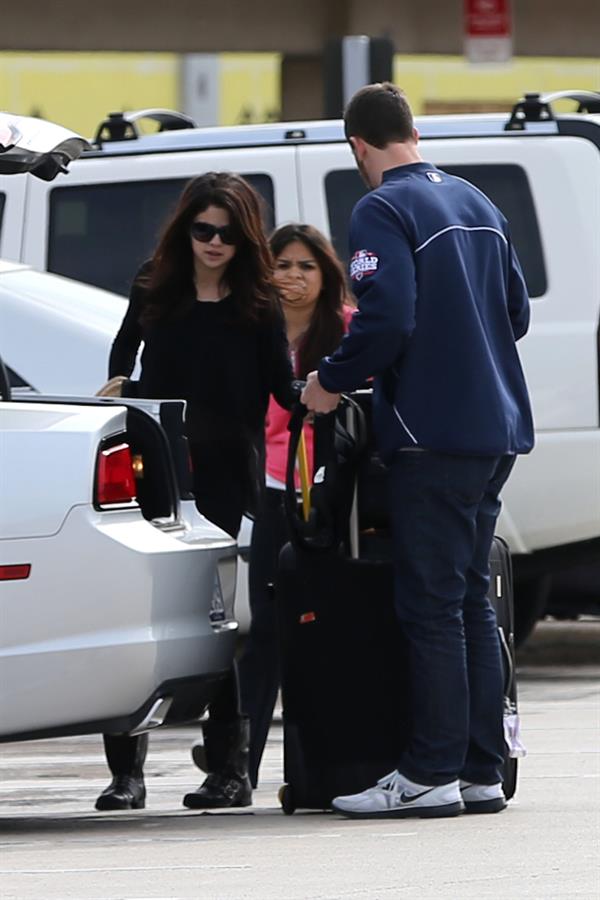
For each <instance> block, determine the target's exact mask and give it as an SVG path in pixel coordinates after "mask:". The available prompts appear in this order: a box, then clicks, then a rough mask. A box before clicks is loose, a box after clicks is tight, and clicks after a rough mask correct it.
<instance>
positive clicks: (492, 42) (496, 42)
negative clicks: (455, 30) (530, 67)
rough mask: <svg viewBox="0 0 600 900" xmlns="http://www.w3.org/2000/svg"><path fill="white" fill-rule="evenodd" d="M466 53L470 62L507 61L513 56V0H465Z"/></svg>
mask: <svg viewBox="0 0 600 900" xmlns="http://www.w3.org/2000/svg"><path fill="white" fill-rule="evenodd" d="M464 11H465V14H464V33H465V52H466V54H467V56H468V58H469V60H470V61H471V62H506V61H507V60H508V59H510V57H511V55H512V16H511V9H510V0H464Z"/></svg>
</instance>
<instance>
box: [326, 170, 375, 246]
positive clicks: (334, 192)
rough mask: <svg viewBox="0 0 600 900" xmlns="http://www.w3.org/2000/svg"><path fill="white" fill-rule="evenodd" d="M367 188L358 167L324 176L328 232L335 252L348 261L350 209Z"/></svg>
mask: <svg viewBox="0 0 600 900" xmlns="http://www.w3.org/2000/svg"><path fill="white" fill-rule="evenodd" d="M366 193H367V189H366V187H365V185H364V182H363V180H362V178H361V177H360V175H359V174H358V169H339V170H338V171H336V172H328V173H327V175H326V176H325V196H326V197H327V206H328V213H329V233H330V234H331V243H332V244H333V246H334V247H335V252H336V253H337V255H338V256H339V258H340V259H341V260H342V261H343V262H348V226H349V225H350V216H351V215H352V210H353V209H354V207H355V206H356V204H357V203H358V201H359V200H360V198H361V197H363V196H364V195H365V194H366Z"/></svg>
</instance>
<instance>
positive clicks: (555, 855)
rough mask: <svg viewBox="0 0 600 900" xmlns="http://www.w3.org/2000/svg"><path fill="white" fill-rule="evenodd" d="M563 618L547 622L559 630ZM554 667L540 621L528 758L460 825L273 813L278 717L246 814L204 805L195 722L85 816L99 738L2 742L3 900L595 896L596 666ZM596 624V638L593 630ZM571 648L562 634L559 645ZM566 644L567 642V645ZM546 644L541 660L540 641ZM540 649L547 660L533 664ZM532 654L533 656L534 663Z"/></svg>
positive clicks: (555, 657) (525, 673)
mask: <svg viewBox="0 0 600 900" xmlns="http://www.w3.org/2000/svg"><path fill="white" fill-rule="evenodd" d="M558 627H560V628H561V629H563V630H564V629H568V627H569V626H565V625H560V626H557V628H556V629H555V631H554V635H555V636H556V635H557V634H558ZM584 634H585V635H586V637H585V639H583V638H582V639H581V640H580V645H581V646H584V645H586V642H589V648H588V649H589V650H590V652H585V653H580V656H581V658H582V659H583V660H585V662H586V664H585V665H574V662H576V661H577V654H575V655H574V657H573V656H568V658H567V659H565V660H564V661H561V658H560V646H561V641H560V640H559V641H558V643H557V646H556V648H555V650H554V651H552V650H550V651H548V649H547V647H548V645H549V644H551V643H552V640H550V639H549V638H548V629H547V628H545V629H542V630H541V631H540V633H539V635H538V636H536V640H535V641H534V642H532V644H531V646H530V648H528V650H527V651H526V652H525V653H524V654H522V657H521V664H520V678H519V684H520V705H521V714H522V718H523V733H524V740H525V743H526V745H527V747H528V750H529V755H528V757H527V758H526V759H525V760H524V761H523V762H522V764H521V768H520V781H519V789H518V793H517V797H516V799H515V800H514V801H513V802H512V803H511V804H510V807H509V809H508V810H507V811H506V812H504V813H502V814H500V815H497V816H463V817H461V818H459V819H454V820H407V821H402V820H395V821H394V820H389V821H387V822H369V821H364V822H349V821H346V820H343V819H341V818H338V817H336V816H334V815H332V814H319V813H304V814H303V813H296V814H295V815H294V816H292V817H286V816H283V815H282V813H281V811H280V810H279V807H278V804H277V799H276V794H277V788H278V786H279V784H280V783H281V777H282V776H281V749H282V731H281V726H280V724H278V723H275V725H274V727H273V728H272V731H271V735H270V740H269V745H268V748H267V753H266V757H265V761H264V765H263V770H262V782H261V786H260V788H259V790H258V791H257V792H256V795H255V800H256V802H255V805H254V807H252V809H251V810H245V811H240V812H226V813H221V814H215V813H212V814H211V813H208V814H198V813H193V812H189V811H186V810H184V809H183V808H182V807H181V806H180V803H181V797H182V795H183V794H184V793H185V791H186V790H188V789H189V788H190V787H191V786H193V785H194V784H195V783H197V782H198V780H199V779H198V778H197V774H198V773H197V772H196V770H195V769H194V767H193V765H192V763H191V760H190V757H189V746H190V743H191V741H192V740H193V737H194V734H195V732H194V730H193V729H177V730H171V731H167V730H165V731H163V732H158V733H156V734H155V735H153V737H152V740H151V752H150V755H149V760H148V765H147V774H148V779H147V781H148V807H147V809H146V810H144V811H139V812H135V813H117V814H101V813H95V812H93V801H94V799H95V797H96V795H97V793H98V792H99V791H100V790H101V788H102V787H104V785H105V784H106V782H107V776H106V770H105V767H104V763H103V755H102V749H101V742H100V739H99V738H96V737H84V738H69V739H63V740H57V741H39V742H28V743H22V744H12V745H11V744H6V745H0V774H1V776H2V783H1V788H0V850H1V854H0V897H1V898H2V900H34V898H35V900H57V898H60V900H67V898H69V900H70V898H77V900H121V898H123V900H141V898H144V900H146V898H154V900H158V898H169V900H184V898H185V900H188V898H195V900H271V898H273V900H274V898H277V900H341V898H350V900H393V898H404V897H406V898H410V900H430V898H431V900H434V898H435V900H471V898H473V900H475V898H477V900H487V898H494V900H495V898H511V900H512V898H519V900H521V898H523V900H525V898H527V900H529V898H535V900H571V898H586V900H588V898H589V900H592V898H597V897H600V870H599V863H598V860H599V858H600V857H599V854H598V844H599V838H600V762H599V756H598V745H599V743H598V739H599V737H600V679H599V675H600V665H599V664H598V660H597V659H596V657H595V655H594V653H595V651H594V648H595V647H600V642H599V643H598V644H596V643H595V640H594V635H595V637H596V638H597V637H598V636H599V635H600V623H598V624H597V625H596V624H595V623H591V627H590V629H588V630H587V631H586V632H584ZM590 634H592V639H591V640H590ZM562 643H563V644H564V643H565V642H564V641H563V642H562ZM566 643H569V641H567V642H566ZM542 644H545V645H546V649H545V650H544V651H543V652H541V651H540V652H539V653H538V654H537V659H532V654H533V656H534V657H535V651H534V649H533V648H534V645H537V646H538V647H539V646H541V645H542ZM540 657H541V660H540ZM540 661H541V662H542V663H543V665H540V664H539V663H540Z"/></svg>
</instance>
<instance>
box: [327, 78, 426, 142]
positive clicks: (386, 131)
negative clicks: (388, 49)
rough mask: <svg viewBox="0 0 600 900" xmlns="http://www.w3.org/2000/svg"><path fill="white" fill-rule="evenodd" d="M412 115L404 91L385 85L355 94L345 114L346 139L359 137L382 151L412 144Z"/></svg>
mask: <svg viewBox="0 0 600 900" xmlns="http://www.w3.org/2000/svg"><path fill="white" fill-rule="evenodd" d="M413 128H414V123H413V115H412V111H411V108H410V106H409V103H408V100H407V99H406V95H405V94H404V91H401V90H400V88H398V87H396V85H395V84H391V82H389V81H384V82H383V83H381V84H367V85H366V87H363V88H361V89H360V90H358V91H357V92H356V93H355V94H354V96H353V97H352V99H351V100H350V102H349V103H348V106H347V107H346V110H345V112H344V130H345V132H346V139H348V138H351V137H360V138H362V139H363V141H366V142H367V144H371V146H372V147H377V148H378V149H379V150H382V149H383V148H384V147H386V146H387V145H388V144H392V143H402V142H403V141H409V140H412V137H413Z"/></svg>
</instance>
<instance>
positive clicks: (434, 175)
mask: <svg viewBox="0 0 600 900" xmlns="http://www.w3.org/2000/svg"><path fill="white" fill-rule="evenodd" d="M425 174H426V175H427V177H428V178H429V180H430V181H433V183H434V184H441V183H442V176H441V175H440V174H439V172H425Z"/></svg>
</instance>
